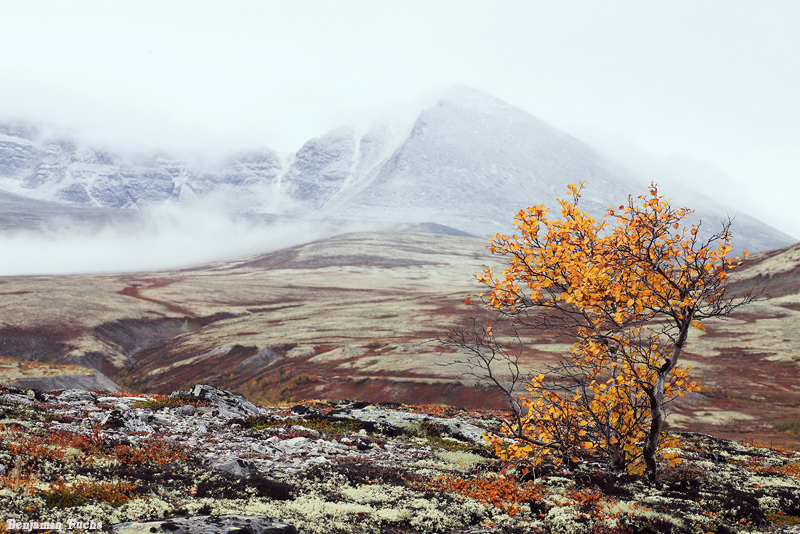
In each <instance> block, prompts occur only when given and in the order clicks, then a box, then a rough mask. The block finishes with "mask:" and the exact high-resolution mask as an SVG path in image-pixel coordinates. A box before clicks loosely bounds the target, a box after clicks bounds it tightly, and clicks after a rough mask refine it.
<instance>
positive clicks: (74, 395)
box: [58, 389, 97, 404]
mask: <svg viewBox="0 0 800 534" xmlns="http://www.w3.org/2000/svg"><path fill="white" fill-rule="evenodd" d="M58 400H59V402H68V403H73V404H82V403H86V404H97V393H95V392H94V391H86V390H85V389H68V390H66V391H63V392H62V393H61V395H59V396H58Z"/></svg>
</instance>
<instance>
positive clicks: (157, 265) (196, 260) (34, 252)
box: [0, 205, 365, 276]
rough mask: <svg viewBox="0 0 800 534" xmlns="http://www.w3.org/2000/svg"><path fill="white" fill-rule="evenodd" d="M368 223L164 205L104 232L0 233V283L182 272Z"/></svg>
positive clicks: (67, 226)
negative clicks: (270, 217)
mask: <svg viewBox="0 0 800 534" xmlns="http://www.w3.org/2000/svg"><path fill="white" fill-rule="evenodd" d="M362 229H365V225H364V224H356V223H346V222H327V221H319V220H316V221H315V220H292V219H276V220H274V221H271V222H270V221H269V220H267V219H263V218H262V219H257V218H255V217H242V216H231V215H229V214H226V213H223V212H220V211H212V210H209V209H199V208H185V207H180V208H179V207H176V206H168V205H167V206H159V207H157V208H153V209H148V210H145V211H144V212H143V213H142V217H141V218H140V219H139V220H138V221H137V222H136V223H135V224H125V225H123V224H120V223H117V224H114V225H108V226H104V227H102V228H90V227H87V226H86V225H83V224H80V223H75V222H69V221H65V222H64V223H63V224H61V225H60V227H59V228H58V229H55V230H54V229H50V230H42V231H18V232H13V233H8V232H7V233H0V251H2V254H0V276H20V275H57V274H87V273H111V272H137V271H153V270H163V269H176V268H184V267H191V266H196V265H200V264H203V263H208V262H213V261H218V260H225V259H234V258H239V257H244V256H250V255H254V254H260V253H264V252H269V251H272V250H277V249H281V248H285V247H290V246H293V245H298V244H301V243H308V242H310V241H314V240H317V239H322V238H325V237H330V236H332V235H336V234H341V233H346V232H349V231H358V230H362Z"/></svg>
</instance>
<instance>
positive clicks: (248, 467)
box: [211, 459, 258, 476]
mask: <svg viewBox="0 0 800 534" xmlns="http://www.w3.org/2000/svg"><path fill="white" fill-rule="evenodd" d="M211 467H213V468H214V469H219V470H220V471H225V472H226V473H232V474H234V475H239V476H247V475H255V474H257V473H258V468H257V467H256V466H255V465H254V464H253V463H252V462H248V461H247V460H242V459H236V460H231V461H229V462H220V463H215V464H212V465H211Z"/></svg>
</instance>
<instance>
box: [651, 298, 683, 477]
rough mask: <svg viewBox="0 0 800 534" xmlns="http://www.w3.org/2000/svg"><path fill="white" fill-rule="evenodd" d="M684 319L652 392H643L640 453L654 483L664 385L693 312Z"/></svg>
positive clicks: (661, 428)
mask: <svg viewBox="0 0 800 534" xmlns="http://www.w3.org/2000/svg"><path fill="white" fill-rule="evenodd" d="M684 313H685V315H684V317H685V319H684V321H683V324H682V325H681V330H680V333H679V334H678V339H677V341H676V342H675V346H674V347H673V348H672V354H671V355H670V358H669V360H667V362H666V363H664V365H663V366H661V368H660V369H658V371H657V374H656V383H655V385H654V386H653V389H652V390H645V391H646V393H647V396H648V398H649V399H650V431H649V432H648V433H647V441H646V442H645V445H644V449H643V450H642V453H643V454H644V465H645V467H646V468H647V477H648V478H649V479H650V481H651V482H655V481H656V470H657V466H656V451H657V450H658V438H659V437H660V436H661V431H662V430H663V429H664V408H663V407H662V404H663V402H664V384H665V383H666V380H667V374H669V373H670V371H672V369H674V368H675V366H676V365H677V364H678V358H679V357H680V355H681V351H682V350H683V346H684V345H685V344H686V336H687V335H688V334H689V327H690V326H691V324H692V316H693V315H694V310H686V311H685V312H684Z"/></svg>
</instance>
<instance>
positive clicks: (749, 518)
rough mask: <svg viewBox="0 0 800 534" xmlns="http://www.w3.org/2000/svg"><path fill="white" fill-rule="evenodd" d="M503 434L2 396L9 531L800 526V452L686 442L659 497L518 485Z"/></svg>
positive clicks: (176, 400) (229, 407) (243, 403)
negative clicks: (52, 526)
mask: <svg viewBox="0 0 800 534" xmlns="http://www.w3.org/2000/svg"><path fill="white" fill-rule="evenodd" d="M499 422H500V420H499V419H498V418H497V416H496V415H494V414H491V413H487V412H467V411H463V410H457V409H454V408H448V407H442V406H423V407H413V406H401V405H372V404H368V403H353V402H338V403H330V402H313V401H310V402H306V403H303V404H300V405H296V406H292V407H289V406H285V407H257V406H254V405H253V404H251V403H249V402H248V401H247V400H246V399H244V398H242V397H241V396H240V395H236V394H233V393H230V392H226V391H221V390H218V389H216V388H213V387H210V386H203V385H200V386H195V387H193V388H191V389H189V390H188V391H183V392H176V393H174V394H173V395H170V396H169V397H163V396H162V397H152V396H125V395H121V394H109V393H104V392H87V391H83V390H68V391H64V392H54V393H43V392H40V391H35V390H20V389H13V388H0V474H2V472H3V471H5V477H4V478H3V479H2V487H0V519H3V520H9V522H10V520H13V521H14V524H15V525H19V524H25V522H28V524H32V523H31V522H35V521H38V522H39V523H40V524H43V523H45V522H48V523H54V522H59V521H60V522H62V524H63V525H65V529H66V525H67V524H68V522H69V521H70V520H72V521H73V524H75V522H76V521H81V522H84V523H85V524H90V522H93V524H95V525H101V527H99V528H98V529H97V530H104V531H111V530H113V531H115V532H125V533H134V532H137V533H138V532H173V533H175V532H177V533H181V532H187V533H188V532H192V533H203V532H253V533H261V532H264V533H267V532H269V533H273V532H274V533H287V534H290V533H293V532H298V533H308V534H310V533H325V534H327V533H361V532H374V533H381V532H391V533H395V534H399V533H411V532H424V533H446V534H451V533H463V534H467V533H470V534H478V533H488V532H508V533H522V532H537V531H538V532H543V533H553V534H555V533H557V532H561V533H565V534H566V533H581V532H587V533H597V534H600V533H622V532H637V533H648V532H652V533H660V532H665V533H670V532H671V533H690V532H692V533H694V532H717V533H725V532H790V531H792V530H791V528H792V524H793V523H797V524H800V454H798V453H797V452H793V451H785V450H780V449H778V448H770V447H764V446H745V445H742V444H739V443H735V442H730V441H724V440H719V439H716V438H713V437H711V436H707V435H703V434H688V433H687V434H682V446H681V447H682V448H681V450H680V455H681V458H682V460H683V463H682V464H681V465H679V466H676V467H669V466H667V465H664V466H662V469H661V472H660V475H659V480H658V482H657V484H655V485H651V484H648V483H647V482H646V481H644V480H642V479H639V478H634V477H629V476H618V475H616V474H614V473H610V472H608V471H607V470H605V469H604V468H603V466H600V465H588V466H587V465H584V466H579V467H578V468H577V469H575V470H574V471H572V472H569V471H555V470H553V469H546V468H545V469H543V470H538V471H537V473H536V474H537V478H536V479H535V480H533V479H531V480H518V479H516V478H514V473H513V472H503V471H502V470H501V468H502V466H500V465H499V464H498V462H497V460H496V459H495V458H494V457H493V455H492V454H491V453H490V452H489V451H488V450H486V448H485V447H484V441H483V434H484V433H485V432H487V431H496V430H497V429H498V426H499ZM84 530H85V529H84ZM34 531H35V530H34ZM38 531H46V530H42V529H39V530H38ZM87 531H88V530H87ZM795 531H800V528H797V529H796V530H795Z"/></svg>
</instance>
